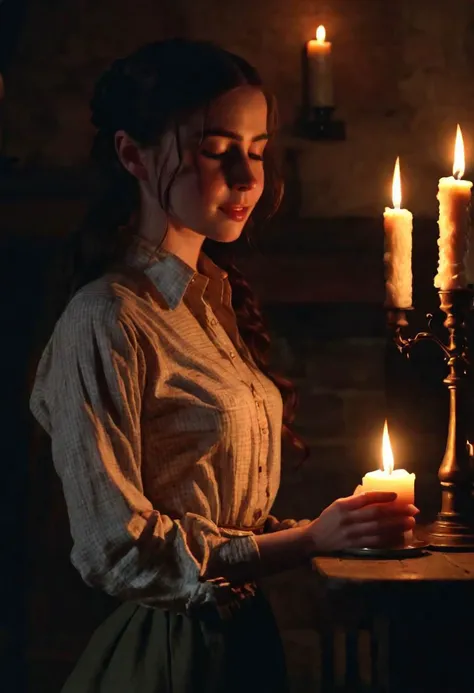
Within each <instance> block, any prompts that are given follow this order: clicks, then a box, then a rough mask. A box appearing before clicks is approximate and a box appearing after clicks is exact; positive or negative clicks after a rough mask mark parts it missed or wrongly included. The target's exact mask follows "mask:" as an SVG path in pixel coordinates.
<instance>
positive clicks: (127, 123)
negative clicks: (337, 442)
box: [52, 39, 308, 456]
mask: <svg viewBox="0 0 474 693" xmlns="http://www.w3.org/2000/svg"><path fill="white" fill-rule="evenodd" d="M241 85H253V86H258V87H259V88H260V89H262V91H263V87H262V83H261V80H260V77H259V75H258V73H257V72H256V71H255V69H254V68H253V67H252V66H251V65H249V63H247V62H246V61H245V60H243V59H242V58H240V57H238V56H236V55H234V54H232V53H229V52H228V51H225V50H223V49H222V48H219V47H218V46H216V45H214V44H212V43H209V42H204V41H190V40H186V39H171V40H165V41H159V42H156V43H151V44H149V45H146V46H144V47H142V48H140V49H139V50H137V51H136V52H135V53H133V54H132V55H131V56H129V57H126V58H121V59H118V60H116V61H115V62H114V63H113V64H112V66H111V67H110V68H109V69H108V70H107V71H106V72H105V73H104V74H103V75H102V77H101V78H100V79H99V80H98V82H97V84H96V87H95V90H94V94H93V98H92V101H91V111H92V118H91V120H92V124H93V125H94V126H95V128H96V129H97V133H96V135H95V138H94V142H93V145H92V150H91V160H92V162H93V163H94V164H95V167H96V169H97V170H98V172H99V173H100V178H101V180H102V185H101V189H100V195H99V196H98V198H97V201H96V202H95V203H94V204H93V205H92V206H91V207H90V209H89V211H88V213H87V214H86V216H85V219H84V220H83V222H82V224H81V225H80V227H79V228H78V229H77V231H76V232H75V233H74V234H73V235H72V236H71V238H70V239H69V252H68V253H67V258H68V262H67V263H66V265H65V263H64V257H62V267H63V290H60V291H58V290H57V289H56V290H55V294H56V296H59V304H58V305H57V307H56V310H55V311H54V312H55V315H54V316H53V318H52V320H53V321H55V320H57V319H58V318H59V316H60V314H61V312H62V311H63V310H64V307H65V305H66V303H67V301H68V300H69V299H70V298H71V297H72V296H73V295H74V293H76V292H77V291H78V290H79V289H80V288H81V287H82V286H84V285H85V284H86V283H88V282H90V281H92V280H94V279H96V278H97V277H99V276H101V275H102V274H104V273H105V272H106V271H108V269H110V268H111V267H112V266H114V265H115V264H120V263H121V261H123V258H124V257H125V255H126V253H127V251H128V249H129V247H130V245H131V243H132V240H133V238H132V230H133V227H134V221H135V219H136V215H137V214H138V210H139V206H140V197H139V186H138V182H137V180H136V178H135V177H134V176H133V175H131V174H130V173H128V171H127V170H126V169H125V168H124V167H123V166H122V164H121V162H120V161H119V158H118V156H117V153H116V150H115V141H114V140H115V133H116V132H117V131H118V130H124V131H125V132H127V134H128V135H129V136H130V137H132V138H133V139H134V140H135V142H137V143H138V144H140V145H141V146H143V147H146V146H150V145H154V144H157V143H158V142H159V140H160V137H161V136H162V135H163V133H164V132H165V131H167V130H169V129H170V128H172V129H174V131H175V133H176V136H177V142H178V149H179V148H180V142H179V126H180V125H181V124H183V123H185V122H186V121H187V119H188V118H189V116H190V115H191V114H193V113H195V112H196V111H197V110H198V109H201V108H203V109H206V108H207V107H208V106H209V104H210V102H211V101H212V100H213V99H215V98H216V97H218V96H220V95H222V94H224V93H225V92H227V91H229V90H231V89H233V88H235V87H238V86H241ZM265 96H266V99H267V104H268V130H269V134H270V140H269V142H268V144H267V147H266V148H265V153H264V163H263V165H264V173H265V188H264V191H263V193H262V196H261V198H260V200H259V202H258V203H257V205H256V207H255V209H254V210H253V213H252V216H251V219H250V221H249V223H248V224H247V226H246V227H245V229H244V232H243V234H242V236H241V238H240V239H239V241H236V242H234V243H218V242H215V241H212V240H210V239H206V240H205V242H204V245H203V249H204V252H205V253H206V254H207V255H209V257H211V259H212V260H214V262H216V264H218V265H219V266H220V267H222V269H224V270H226V271H227V272H228V275H229V281H230V283H231V287H232V304H233V308H234V310H235V313H236V317H237V323H238V327H239V331H240V334H241V336H242V339H243V340H244V342H245V343H246V345H247V347H248V348H249V350H250V352H251V354H252V357H253V358H254V360H255V362H256V364H257V365H258V367H259V368H260V369H261V370H262V371H263V372H264V373H265V374H266V375H267V376H268V377H269V378H271V380H272V381H273V382H274V383H275V385H276V386H277V387H278V388H279V390H280V392H281V394H282V398H283V402H284V415H283V436H284V437H286V438H288V439H289V441H290V442H291V443H292V444H293V445H294V446H295V447H297V448H299V449H301V450H303V451H304V452H305V456H307V454H308V451H307V448H306V446H305V444H304V443H303V442H302V441H301V440H300V439H299V437H298V436H296V435H295V434H294V433H293V432H292V431H291V429H290V424H291V423H292V422H293V420H294V411H295V407H296V394H295V390H294V388H293V386H292V384H291V383H290V381H288V380H286V379H284V378H282V377H281V376H280V375H278V374H276V373H273V372H270V370H269V357H270V338H269V335H268V331H267V329H266V327H265V325H264V321H263V318H262V314H261V312H260V310H259V307H258V305H257V301H256V299H255V296H254V294H253V292H252V290H251V288H250V286H249V285H248V283H247V282H246V281H245V279H244V277H243V276H242V274H241V272H240V271H239V270H238V269H237V267H236V265H235V250H236V248H238V247H239V245H240V244H241V243H242V242H244V243H245V242H249V241H250V237H249V236H248V229H249V227H250V226H253V225H255V224H260V223H262V222H263V221H265V220H266V219H268V218H270V217H271V216H272V215H273V213H274V212H275V211H276V210H277V208H278V206H279V204H280V201H281V197H282V192H283V186H282V181H281V179H280V177H279V176H278V175H277V173H276V167H275V162H274V156H273V151H272V135H273V133H274V131H275V129H276V108H275V104H274V101H273V99H272V97H271V96H269V95H268V94H265ZM176 173H177V172H176ZM172 185H173V177H171V180H170V181H169V182H167V184H166V186H165V188H164V189H163V186H162V181H161V180H160V181H159V182H158V192H159V194H160V196H161V198H162V199H161V200H160V203H161V205H162V207H163V209H165V210H166V209H168V208H169V197H170V190H171V187H172Z"/></svg>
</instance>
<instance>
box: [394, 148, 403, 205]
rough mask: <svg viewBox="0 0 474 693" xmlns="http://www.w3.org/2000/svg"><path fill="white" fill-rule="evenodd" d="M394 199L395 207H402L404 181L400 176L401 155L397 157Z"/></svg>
mask: <svg viewBox="0 0 474 693" xmlns="http://www.w3.org/2000/svg"><path fill="white" fill-rule="evenodd" d="M392 200H393V206H394V208H395V209H400V208H401V206H402V181H401V177H400V157H398V158H397V161H396V163H395V170H394V172H393V184H392Z"/></svg>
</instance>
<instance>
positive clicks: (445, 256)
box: [434, 125, 474, 291]
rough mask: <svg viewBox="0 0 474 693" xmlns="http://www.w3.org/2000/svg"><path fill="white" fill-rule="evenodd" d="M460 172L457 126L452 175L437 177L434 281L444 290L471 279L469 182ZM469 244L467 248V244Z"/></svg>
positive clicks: (461, 147) (461, 161)
mask: <svg viewBox="0 0 474 693" xmlns="http://www.w3.org/2000/svg"><path fill="white" fill-rule="evenodd" d="M463 175H464V143H463V139H462V132H461V128H460V127H459V125H458V127H457V133H456V145H455V148H454V166H453V176H450V177H449V178H441V179H440V181H439V187H438V201H439V219H438V225H439V238H438V247H439V259H438V274H437V275H436V276H435V279H434V285H435V287H436V288H437V289H442V290H444V291H446V290H451V289H465V288H466V286H467V284H468V283H472V282H473V281H474V276H473V273H474V257H473V255H474V248H472V241H471V244H470V243H469V240H470V239H469V235H470V223H469V211H468V206H469V204H470V202H471V188H472V182H471V181H468V180H461V178H462V177H463ZM469 245H471V248H469Z"/></svg>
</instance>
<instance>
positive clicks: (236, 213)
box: [219, 205, 249, 221]
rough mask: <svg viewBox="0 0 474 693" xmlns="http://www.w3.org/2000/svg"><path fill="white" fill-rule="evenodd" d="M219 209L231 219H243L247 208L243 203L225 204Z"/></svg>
mask: <svg viewBox="0 0 474 693" xmlns="http://www.w3.org/2000/svg"><path fill="white" fill-rule="evenodd" d="M219 209H220V211H221V212H223V213H224V214H225V215H226V216H228V217H229V219H232V221H244V219H245V217H246V216H247V213H248V209H249V208H248V207H245V206H244V205H225V206H223V207H219Z"/></svg>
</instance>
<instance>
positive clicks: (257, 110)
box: [206, 86, 267, 135]
mask: <svg viewBox="0 0 474 693" xmlns="http://www.w3.org/2000/svg"><path fill="white" fill-rule="evenodd" d="M212 127H221V128H225V129H226V130H232V131H234V132H237V133H239V134H242V135H245V133H249V134H252V135H257V134H261V133H264V132H266V129H267V101H266V98H265V96H264V94H263V92H262V91H260V89H258V88H257V87H252V86H242V87H237V88H236V89H232V91H229V92H227V93H225V94H223V95H222V96H219V97H218V98H217V99H216V100H215V101H213V102H212V103H211V105H210V107H209V110H208V112H207V114H206V128H212Z"/></svg>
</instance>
